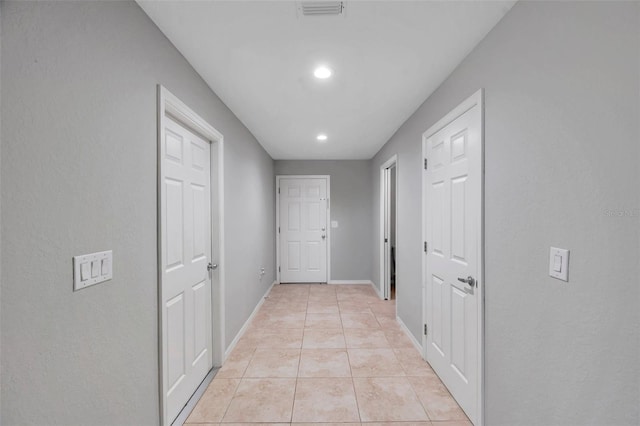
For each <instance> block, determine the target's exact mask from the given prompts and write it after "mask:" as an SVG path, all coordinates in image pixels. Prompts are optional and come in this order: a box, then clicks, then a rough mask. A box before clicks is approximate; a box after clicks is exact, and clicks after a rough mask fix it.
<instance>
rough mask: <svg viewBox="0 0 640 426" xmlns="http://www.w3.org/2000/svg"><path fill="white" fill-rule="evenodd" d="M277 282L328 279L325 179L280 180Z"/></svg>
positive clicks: (321, 280) (324, 280)
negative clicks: (278, 273)
mask: <svg viewBox="0 0 640 426" xmlns="http://www.w3.org/2000/svg"><path fill="white" fill-rule="evenodd" d="M279 211H280V218H279V225H278V226H279V231H280V282H283V283H307V282H314V283H324V282H327V179H325V178H282V179H280V206H279Z"/></svg>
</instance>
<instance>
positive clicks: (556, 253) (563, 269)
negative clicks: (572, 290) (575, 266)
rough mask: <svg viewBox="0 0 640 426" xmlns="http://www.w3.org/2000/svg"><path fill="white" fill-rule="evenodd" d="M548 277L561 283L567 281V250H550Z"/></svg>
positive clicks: (554, 248)
mask: <svg viewBox="0 0 640 426" xmlns="http://www.w3.org/2000/svg"><path fill="white" fill-rule="evenodd" d="M549 275H550V276H551V277H553V278H557V279H559V280H562V281H567V282H568V281H569V250H566V249H560V248H556V247H551V248H550V250H549Z"/></svg>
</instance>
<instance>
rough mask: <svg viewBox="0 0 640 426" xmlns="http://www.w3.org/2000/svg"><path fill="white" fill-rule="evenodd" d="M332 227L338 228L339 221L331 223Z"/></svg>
mask: <svg viewBox="0 0 640 426" xmlns="http://www.w3.org/2000/svg"><path fill="white" fill-rule="evenodd" d="M331 227H332V228H337V227H338V221H337V220H332V221H331Z"/></svg>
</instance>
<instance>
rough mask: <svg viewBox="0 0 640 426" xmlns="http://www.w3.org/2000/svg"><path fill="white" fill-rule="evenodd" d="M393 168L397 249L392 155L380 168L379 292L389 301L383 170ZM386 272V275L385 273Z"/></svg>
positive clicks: (395, 161) (389, 274)
mask: <svg viewBox="0 0 640 426" xmlns="http://www.w3.org/2000/svg"><path fill="white" fill-rule="evenodd" d="M392 166H395V168H396V188H395V189H396V190H395V195H396V220H395V222H396V223H394V224H393V226H394V227H395V231H396V247H398V155H397V154H394V155H393V156H392V157H391V158H389V159H388V160H387V161H385V162H384V163H383V164H382V165H381V166H380V239H379V241H380V292H381V293H382V298H383V299H389V298H390V293H391V281H390V280H391V270H390V269H389V270H387V268H386V263H387V259H386V253H385V250H386V246H385V242H384V239H385V235H384V229H385V227H386V225H388V224H387V223H386V221H387V220H389V219H390V218H389V217H387V211H386V203H385V202H386V201H387V198H388V197H389V196H390V194H387V193H386V192H385V187H386V185H385V170H386V169H388V168H390V167H392ZM389 256H391V251H389ZM397 258H398V256H397V252H396V259H397ZM387 272H388V273H387ZM397 284H398V267H397V264H396V291H397V289H398V286H397Z"/></svg>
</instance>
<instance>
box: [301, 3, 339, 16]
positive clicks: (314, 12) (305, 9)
mask: <svg viewBox="0 0 640 426" xmlns="http://www.w3.org/2000/svg"><path fill="white" fill-rule="evenodd" d="M344 7H345V2H344V1H299V2H298V17H303V16H344V12H345V10H344Z"/></svg>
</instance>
